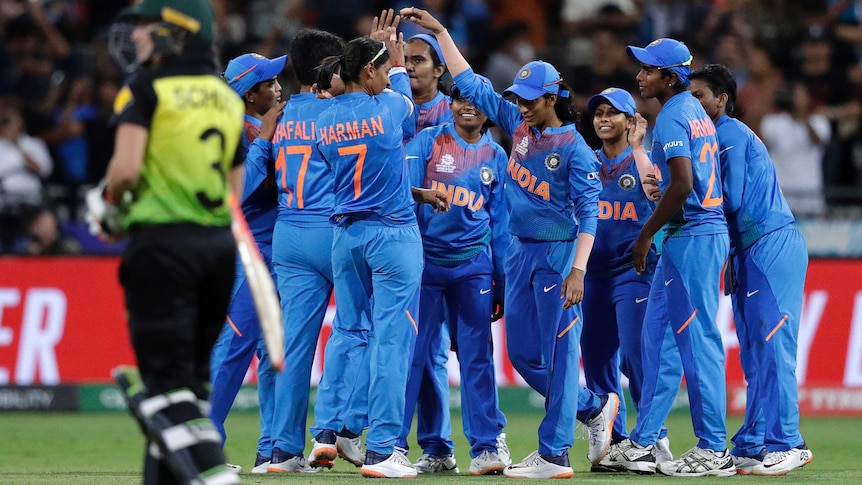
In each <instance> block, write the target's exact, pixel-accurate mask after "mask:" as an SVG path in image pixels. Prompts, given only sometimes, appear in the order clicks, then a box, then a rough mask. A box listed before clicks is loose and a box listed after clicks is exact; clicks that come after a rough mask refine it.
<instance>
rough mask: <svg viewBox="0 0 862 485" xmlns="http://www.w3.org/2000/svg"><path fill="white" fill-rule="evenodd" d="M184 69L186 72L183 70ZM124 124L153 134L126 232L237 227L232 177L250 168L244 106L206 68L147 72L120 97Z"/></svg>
mask: <svg viewBox="0 0 862 485" xmlns="http://www.w3.org/2000/svg"><path fill="white" fill-rule="evenodd" d="M176 69H184V68H176ZM114 113H115V117H116V118H115V120H116V123H117V125H120V124H123V123H132V124H137V125H140V126H143V127H145V128H148V129H149V143H148V144H147V151H146V153H145V155H144V162H143V166H142V167H141V174H140V178H139V180H138V182H137V184H136V185H135V189H134V201H133V202H132V205H131V208H130V210H129V215H128V216H127V217H126V218H125V220H124V226H125V227H126V228H127V229H129V228H134V227H135V226H137V225H152V224H170V223H184V222H188V223H194V224H200V225H204V226H229V225H230V221H231V215H230V208H229V207H228V194H229V192H230V185H229V184H228V180H227V175H228V172H229V171H230V169H231V168H232V167H234V166H235V165H237V164H240V163H242V162H243V160H242V157H241V156H238V150H237V147H238V145H239V141H240V136H241V134H242V131H243V115H244V106H243V102H242V100H241V99H240V98H239V97H238V96H237V95H236V93H234V92H233V91H232V90H231V89H230V87H228V85H227V84H225V82H224V81H223V80H221V79H219V78H218V77H216V76H215V75H212V74H211V73H208V72H206V71H205V70H204V69H201V72H199V73H189V72H188V69H185V72H182V73H180V74H177V73H173V74H172V73H171V72H168V71H167V70H165V69H157V70H155V71H140V72H139V73H137V74H136V75H134V76H132V77H131V78H130V79H129V82H128V84H127V85H126V86H124V87H123V88H122V89H121V90H120V92H119V93H118V94H117V98H116V100H115V102H114Z"/></svg>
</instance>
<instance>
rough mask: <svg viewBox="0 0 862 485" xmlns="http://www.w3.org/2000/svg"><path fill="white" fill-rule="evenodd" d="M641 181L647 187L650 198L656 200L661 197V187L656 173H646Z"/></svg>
mask: <svg viewBox="0 0 862 485" xmlns="http://www.w3.org/2000/svg"><path fill="white" fill-rule="evenodd" d="M641 183H642V184H643V186H644V188H645V189H646V192H647V197H649V200H651V201H656V200H659V199H661V189H660V188H659V187H658V179H656V177H655V174H653V173H648V174H646V176H645V177H644V178H643V180H641Z"/></svg>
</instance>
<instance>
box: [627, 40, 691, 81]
mask: <svg viewBox="0 0 862 485" xmlns="http://www.w3.org/2000/svg"><path fill="white" fill-rule="evenodd" d="M626 54H628V55H629V57H631V58H633V59H636V60H638V61H640V62H641V63H643V64H646V65H648V66H655V67H659V68H662V69H667V70H669V71H671V72H675V73H676V75H677V77H679V80H680V81H682V83H683V84H684V85H686V86H688V84H689V81H688V76H690V75H691V67H690V66H691V61H692V60H693V57H692V55H691V52H690V51H689V50H688V47H686V45H685V44H683V43H682V42H680V41H678V40H676V39H669V38H662V39H656V40H654V41H652V42H650V43H649V45H647V46H646V47H636V46H633V45H630V46H627V47H626Z"/></svg>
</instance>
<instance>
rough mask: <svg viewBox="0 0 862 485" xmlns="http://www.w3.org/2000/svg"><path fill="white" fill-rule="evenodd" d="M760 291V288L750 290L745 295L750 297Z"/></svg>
mask: <svg viewBox="0 0 862 485" xmlns="http://www.w3.org/2000/svg"><path fill="white" fill-rule="evenodd" d="M758 291H760V290H754V291H749V292H748V293H746V294H745V295H746V296H748V297H749V298H751V297H752V296H754V294H755V293H757V292H758Z"/></svg>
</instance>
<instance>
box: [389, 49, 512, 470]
mask: <svg viewBox="0 0 862 485" xmlns="http://www.w3.org/2000/svg"><path fill="white" fill-rule="evenodd" d="M404 55H405V59H406V61H405V65H404V67H406V68H407V74H408V75H409V76H410V88H411V90H412V92H413V101H414V104H415V105H416V108H417V112H418V117H417V118H418V120H417V124H416V132H417V133H418V132H419V131H421V130H423V129H425V128H428V127H431V126H437V125H440V124H442V123H451V122H453V116H452V110H451V109H450V107H449V104H450V100H451V99H450V97H449V96H447V95H446V94H444V93H443V90H444V89H445V86H444V83H443V82H442V81H441V79H442V77H443V76H445V75H446V73H447V70H446V64H445V59H444V58H443V52H442V51H441V50H440V43H439V42H437V38H435V37H434V36H433V35H431V34H416V35H414V36H413V37H411V38H410V39H408V40H407V45H406V46H405V51H404ZM444 317H445V311H444ZM440 325H441V326H442V330H441V331H440V332H439V333H437V334H436V335H435V336H434V338H435V339H439V342H436V341H435V342H431V343H430V344H429V348H431V349H438V350H437V351H436V352H433V353H430V354H428V357H427V363H426V365H425V368H424V369H423V370H422V373H423V374H422V383H421V385H420V387H419V399H418V401H417V405H418V410H417V412H416V415H417V417H416V441H417V442H418V444H419V446H420V447H421V448H422V450H423V454H422V456H420V457H419V460H417V461H416V463H414V464H413V466H415V467H416V470H417V471H418V472H419V473H437V472H452V471H456V470H457V468H458V466H457V463H456V462H455V457H454V455H453V454H452V453H453V450H454V447H455V443H454V442H452V439H451V435H452V418H451V415H450V413H449V374H448V371H447V369H446V362H447V361H448V360H449V348H450V346H451V345H450V338H449V329H448V326H446V325H444V322H443V321H441V322H440ZM497 420H498V427H499V430H500V431H499V434H498V435H497V452H498V454H499V455H500V458H501V459H502V460H503V461H504V462H505V463H506V464H507V465H510V464H511V462H512V460H511V458H509V448H508V445H507V444H506V434H505V433H504V432H503V429H504V428H505V427H506V416H505V415H503V413H502V412H500V411H499V410H498V412H497Z"/></svg>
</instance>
